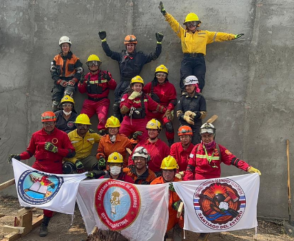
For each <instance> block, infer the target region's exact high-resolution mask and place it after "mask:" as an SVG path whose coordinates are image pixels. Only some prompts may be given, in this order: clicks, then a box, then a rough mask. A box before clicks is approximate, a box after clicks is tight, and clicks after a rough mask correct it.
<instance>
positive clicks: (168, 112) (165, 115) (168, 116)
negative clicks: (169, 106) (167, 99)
mask: <svg viewBox="0 0 294 241" xmlns="http://www.w3.org/2000/svg"><path fill="white" fill-rule="evenodd" d="M163 117H166V118H167V119H169V120H172V119H173V117H172V114H171V111H170V110H166V111H165V113H164V115H163Z"/></svg>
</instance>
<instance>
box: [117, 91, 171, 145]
mask: <svg viewBox="0 0 294 241" xmlns="http://www.w3.org/2000/svg"><path fill="white" fill-rule="evenodd" d="M129 95H130V94H125V95H123V97H122V99H121V103H120V108H122V107H123V106H126V107H127V108H128V109H130V111H131V108H135V111H134V112H133V115H131V117H130V116H129V115H130V111H129V112H128V113H127V114H126V115H125V116H124V118H123V121H122V124H121V127H120V130H119V132H120V133H121V134H124V135H125V136H127V137H129V136H130V135H131V134H133V133H134V132H136V131H142V132H143V134H142V135H141V136H139V137H138V138H139V140H144V139H146V138H147V137H148V133H147V130H146V124H147V122H148V118H147V116H148V115H149V113H150V111H155V110H158V111H160V112H165V111H166V109H165V108H162V107H161V106H160V105H159V104H158V103H156V102H155V101H154V100H152V99H151V98H150V96H149V95H145V94H142V95H140V96H138V97H137V98H135V99H133V100H129V99H128V97H129ZM142 102H144V107H142ZM136 111H139V112H140V114H136V113H135V112H136Z"/></svg>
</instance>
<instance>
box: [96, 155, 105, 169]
mask: <svg viewBox="0 0 294 241" xmlns="http://www.w3.org/2000/svg"><path fill="white" fill-rule="evenodd" d="M98 165H99V168H101V169H103V168H105V167H106V160H105V158H104V157H103V156H101V157H100V158H99V159H98Z"/></svg>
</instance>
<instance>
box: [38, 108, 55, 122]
mask: <svg viewBox="0 0 294 241" xmlns="http://www.w3.org/2000/svg"><path fill="white" fill-rule="evenodd" d="M41 121H42V122H50V121H56V115H55V114H54V112H52V111H46V112H44V113H43V114H42V115H41Z"/></svg>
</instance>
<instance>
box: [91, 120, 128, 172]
mask: <svg viewBox="0 0 294 241" xmlns="http://www.w3.org/2000/svg"><path fill="white" fill-rule="evenodd" d="M105 127H106V128H107V131H108V134H107V135H105V136H102V137H101V140H100V142H99V145H98V149H97V155H96V158H97V159H98V160H105V159H107V158H108V157H109V155H110V154H111V153H112V152H113V150H115V151H116V152H118V153H119V154H121V155H122V157H123V160H124V164H123V166H124V167H126V166H127V164H128V159H127V151H126V148H129V149H130V150H132V149H133V145H132V141H131V140H130V139H129V138H127V137H126V136H125V135H122V134H120V133H119V128H120V121H119V119H118V118H116V117H114V116H111V117H109V118H108V119H107V121H106V125H105Z"/></svg>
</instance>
